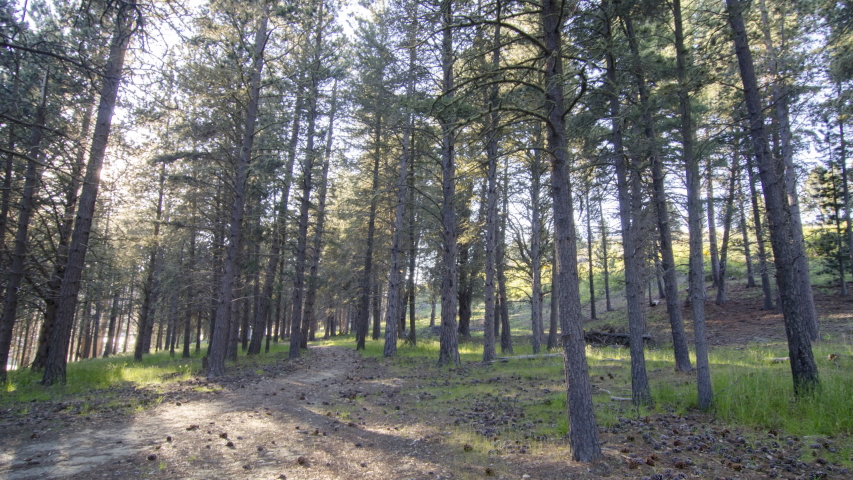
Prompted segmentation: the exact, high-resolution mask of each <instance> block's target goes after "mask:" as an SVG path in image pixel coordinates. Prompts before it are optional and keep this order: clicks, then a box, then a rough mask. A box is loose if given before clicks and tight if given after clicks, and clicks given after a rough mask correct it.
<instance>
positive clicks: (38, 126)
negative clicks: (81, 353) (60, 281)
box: [0, 72, 47, 383]
mask: <svg viewBox="0 0 853 480" xmlns="http://www.w3.org/2000/svg"><path fill="white" fill-rule="evenodd" d="M46 119H47V72H45V74H44V80H43V82H42V91H41V100H40V101H39V106H38V108H37V109H36V118H35V122H33V124H34V126H33V128H32V133H31V135H30V150H29V157H30V160H28V161H27V170H26V172H25V173H24V189H23V191H22V192H21V208H20V209H19V210H18V226H17V230H16V232H15V247H14V249H13V251H12V263H11V266H10V268H9V274H8V276H7V277H6V298H5V300H4V302H3V316H2V317H0V383H3V382H5V381H6V364H7V363H8V362H9V351H10V349H11V346H12V330H13V329H14V327H15V317H16V315H17V312H18V289H19V288H20V286H21V280H22V279H23V278H24V262H25V260H26V256H27V243H28V241H29V235H28V233H27V232H28V230H29V228H30V219H31V218H32V215H33V210H34V209H35V198H36V194H37V193H38V189H39V186H40V184H41V174H42V170H43V169H42V166H41V164H42V162H41V158H42V149H41V141H42V136H43V134H42V126H44V124H45V121H46Z"/></svg>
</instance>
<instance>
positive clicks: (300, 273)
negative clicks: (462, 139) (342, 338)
mask: <svg viewBox="0 0 853 480" xmlns="http://www.w3.org/2000/svg"><path fill="white" fill-rule="evenodd" d="M320 33H321V29H320V27H319V26H318V27H317V48H319V45H320ZM318 62H319V60H315V61H314V63H313V64H312V66H311V69H312V71H311V75H310V92H309V94H308V95H309V97H308V125H307V129H306V132H305V135H306V139H305V158H304V160H303V162H302V178H301V183H302V185H301V186H302V195H301V198H300V199H299V231H298V233H297V236H296V258H295V259H294V265H293V268H294V276H293V304H292V313H291V315H290V351H289V353H288V356H289V358H290V359H294V358H299V356H300V353H301V351H300V350H301V346H302V335H304V334H305V333H306V332H303V331H302V314H303V312H302V304H303V302H304V288H305V261H306V255H307V252H306V250H307V246H308V211H309V209H310V208H311V189H312V187H313V185H312V180H311V170H312V169H313V167H314V153H315V152H314V132H315V128H316V122H317V96H318V94H319V92H318V80H317V74H316V69H317V68H319V65H318V64H317V63H318ZM365 327H366V323H365Z"/></svg>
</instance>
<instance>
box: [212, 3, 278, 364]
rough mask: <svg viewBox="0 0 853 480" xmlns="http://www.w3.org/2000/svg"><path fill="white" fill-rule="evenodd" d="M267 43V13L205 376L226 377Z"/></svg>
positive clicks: (257, 40)
mask: <svg viewBox="0 0 853 480" xmlns="http://www.w3.org/2000/svg"><path fill="white" fill-rule="evenodd" d="M266 41H267V15H266V11H265V12H264V14H263V16H262V17H261V18H260V20H259V24H258V29H257V31H256V32H255V44H254V51H253V52H252V70H251V72H252V76H251V85H250V89H249V104H248V106H247V108H246V119H245V124H244V126H243V144H242V146H241V148H240V157H239V159H238V161H237V172H236V173H237V175H236V176H235V178H234V205H233V207H232V209H231V219H230V221H231V224H230V228H229V231H228V247H227V249H226V253H225V262H224V272H223V274H222V278H221V279H220V284H219V286H218V290H219V298H218V299H217V302H216V317H215V318H216V320H215V321H216V328H215V329H214V331H213V332H212V334H211V338H210V353H209V355H208V370H207V377H208V378H215V377H221V376H222V375H224V374H225V357H226V354H227V353H228V347H229V345H228V339H229V336H230V335H229V333H230V330H231V329H230V328H229V322H228V320H229V318H230V319H231V321H234V322H236V321H237V319H236V318H232V316H231V315H230V310H231V306H232V303H233V302H232V300H233V298H234V282H235V280H236V277H237V275H238V273H239V272H238V266H239V262H238V258H237V257H238V255H239V249H240V245H241V244H242V237H243V216H244V209H245V198H246V193H245V192H246V183H247V182H248V178H249V162H250V161H251V158H252V147H253V144H254V142H255V123H256V121H257V117H258V107H259V105H260V101H261V95H260V94H261V71H262V69H263V66H264V48H265V47H266Z"/></svg>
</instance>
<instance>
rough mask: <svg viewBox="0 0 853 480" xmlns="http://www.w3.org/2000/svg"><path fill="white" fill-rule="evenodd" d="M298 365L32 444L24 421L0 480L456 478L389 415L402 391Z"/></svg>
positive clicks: (340, 359) (378, 374)
mask: <svg viewBox="0 0 853 480" xmlns="http://www.w3.org/2000/svg"><path fill="white" fill-rule="evenodd" d="M294 363H295V365H296V369H295V371H293V372H291V373H288V374H286V375H283V376H279V377H276V378H265V379H263V380H261V381H259V382H256V383H254V384H236V385H233V386H230V387H228V386H226V387H224V388H221V389H219V388H218V387H219V385H217V384H215V383H214V382H209V383H208V382H204V381H200V382H198V383H199V384H202V387H195V388H194V389H189V388H188V389H185V391H184V392H183V396H182V397H181V398H183V400H184V401H182V402H174V401H169V402H168V403H166V402H165V401H164V402H163V403H161V404H160V405H159V406H157V407H154V408H151V409H148V410H145V411H143V412H140V413H137V414H135V415H132V416H130V417H129V418H128V417H125V418H119V419H94V420H92V419H89V420H88V421H86V419H85V418H84V419H78V420H76V421H75V422H73V423H72V424H71V425H68V426H65V427H57V428H47V429H45V430H43V431H40V432H38V433H37V434H36V433H33V432H32V427H31V426H27V425H20V423H21V422H19V424H17V425H14V424H11V423H12V422H8V424H6V425H2V424H0V428H3V429H5V430H6V434H5V435H4V437H5V440H4V442H3V445H2V452H0V477H2V478H7V479H9V480H23V479H44V478H80V479H83V478H86V479H89V478H142V477H144V478H292V479H301V478H306V479H307V478H312V479H325V478H377V477H386V478H389V479H390V478H395V479H396V478H433V479H434V478H437V477H444V478H449V477H450V476H451V475H450V473H448V472H444V471H443V467H442V466H441V465H440V459H441V452H440V451H441V450H442V448H441V447H440V446H439V445H435V444H433V445H430V439H429V438H425V437H424V431H423V429H418V428H412V426H411V425H408V426H407V425H406V423H405V421H404V419H405V412H400V411H399V409H395V408H394V406H392V402H393V399H394V397H395V395H396V394H397V393H398V392H399V381H398V380H396V379H394V378H389V377H388V376H387V375H385V372H384V369H383V368H382V367H381V366H380V365H379V362H376V361H375V360H373V361H371V359H362V358H360V357H359V356H358V355H357V354H356V352H354V351H352V350H351V349H344V348H340V347H312V348H311V349H310V352H309V354H308V355H307V356H306V358H304V359H302V360H298V361H296V362H294ZM199 390H201V391H199ZM211 390H212V391H211ZM389 410H390V413H389ZM401 419H403V421H401ZM28 427H29V428H28ZM427 436H428V435H427ZM431 447H435V448H431Z"/></svg>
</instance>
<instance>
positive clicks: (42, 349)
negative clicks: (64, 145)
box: [32, 100, 94, 371]
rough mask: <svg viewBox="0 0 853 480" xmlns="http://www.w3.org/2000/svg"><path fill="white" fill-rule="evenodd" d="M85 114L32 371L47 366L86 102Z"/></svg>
mask: <svg viewBox="0 0 853 480" xmlns="http://www.w3.org/2000/svg"><path fill="white" fill-rule="evenodd" d="M85 105H86V110H85V112H84V113H83V120H82V123H81V126H80V137H79V139H78V145H77V151H76V154H75V161H74V163H73V164H72V168H71V172H70V175H69V177H68V187H67V189H66V190H65V204H64V205H63V216H62V222H61V223H60V225H59V239H58V240H57V242H56V245H57V248H56V258H55V259H54V261H53V274H52V275H51V277H50V280H48V282H47V288H46V290H47V292H48V294H47V296H46V297H45V299H44V303H45V305H44V320H43V321H42V324H41V328H40V329H39V337H38V345H37V347H36V355H35V358H34V359H33V364H32V370H33V371H41V370H43V369H44V366H45V363H46V362H47V353H48V347H49V346H50V338H51V335H52V334H53V328H54V325H55V323H56V307H57V302H58V300H59V289H60V288H61V287H62V278H63V277H64V276H65V264H66V262H67V261H68V244H69V242H70V240H71V230H72V229H73V228H74V212H75V211H76V209H77V200H78V197H79V191H80V177H81V176H82V173H83V169H84V168H85V166H86V147H85V141H86V139H87V138H88V137H89V133H90V131H91V126H92V115H93V109H94V105H93V103H92V102H91V101H88V100H87V101H86V103H85Z"/></svg>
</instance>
